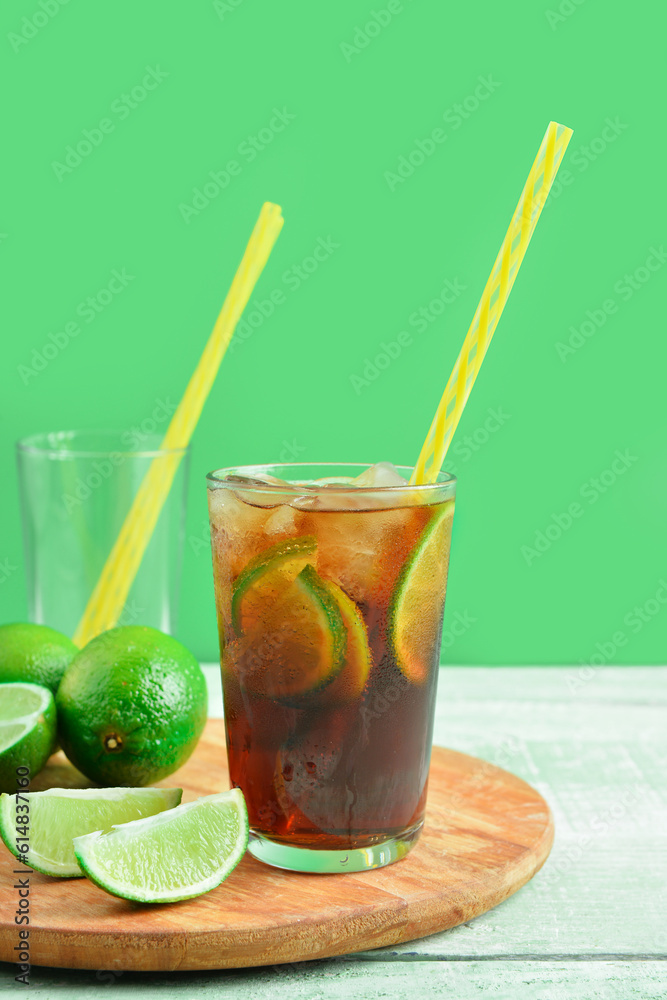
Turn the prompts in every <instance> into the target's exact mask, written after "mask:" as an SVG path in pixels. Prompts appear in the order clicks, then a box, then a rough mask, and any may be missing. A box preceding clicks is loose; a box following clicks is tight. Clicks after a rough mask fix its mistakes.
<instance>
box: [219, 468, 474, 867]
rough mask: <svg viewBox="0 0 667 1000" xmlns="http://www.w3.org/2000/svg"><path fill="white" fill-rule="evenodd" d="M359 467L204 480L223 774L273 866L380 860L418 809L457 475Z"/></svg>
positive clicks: (409, 827) (230, 473)
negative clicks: (413, 480)
mask: <svg viewBox="0 0 667 1000" xmlns="http://www.w3.org/2000/svg"><path fill="white" fill-rule="evenodd" d="M365 468H366V467H364V466H333V465H324V466H303V465H293V466H270V467H269V466H252V467H249V466H246V467H243V468H235V469H222V470H219V471H217V472H215V473H211V474H210V475H209V476H208V496H209V511H210V522H211V542H212V550H213V568H214V579H215V595H216V607H217V615H218V626H219V635H220V649H221V664H222V682H223V694H224V707H225V726H226V736H227V748H228V758H229V771H230V778H231V783H232V785H233V786H238V787H240V788H241V790H242V791H243V793H244V796H245V799H246V803H247V806H248V813H249V817H250V830H251V837H250V845H249V849H250V851H251V852H252V853H253V854H254V855H255V856H256V857H257V858H259V859H261V860H263V861H266V862H268V863H269V864H274V865H276V866H278V867H283V868H291V869H295V870H302V871H323V872H331V871H359V870H363V869H365V868H375V867H378V866H380V865H384V864H388V863H390V862H391V861H395V860H398V859H399V858H401V857H402V856H403V855H404V854H405V853H407V851H408V850H409V849H410V847H411V845H412V844H413V843H414V842H415V841H416V839H417V837H418V836H419V832H420V829H421V826H422V824H423V820H424V809H425V804H426V792H427V780H428V770H429V761H430V753H431V740H432V730H433V711H434V704H435V691H436V685H437V678H438V664H439V654H440V637H441V629H442V617H443V608H444V599H445V588H446V581H447V567H448V562H449V546H450V537H451V526H452V515H453V510H454V492H455V480H454V478H453V477H452V476H449V475H447V474H444V473H443V474H441V475H440V476H439V481H438V482H437V483H435V484H433V485H427V486H408V485H407V481H406V480H407V477H409V474H410V471H411V470H409V469H407V470H406V469H399V470H395V469H394V467H392V466H386V465H381V466H374V467H372V468H371V469H370V470H367V471H365V472H364V471H363V470H364V469H365ZM399 473H400V474H402V475H404V476H405V477H406V478H405V479H404V478H402V475H399Z"/></svg>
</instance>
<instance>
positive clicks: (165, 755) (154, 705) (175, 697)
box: [56, 625, 207, 786]
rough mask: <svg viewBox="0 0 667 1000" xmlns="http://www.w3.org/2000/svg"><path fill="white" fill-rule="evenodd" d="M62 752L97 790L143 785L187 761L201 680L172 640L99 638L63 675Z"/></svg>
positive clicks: (195, 734)
mask: <svg viewBox="0 0 667 1000" xmlns="http://www.w3.org/2000/svg"><path fill="white" fill-rule="evenodd" d="M56 705H57V708H58V734H59V737H60V742H61V745H62V748H63V750H64V751H65V753H66V754H67V756H68V757H69V759H70V760H71V762H72V763H73V764H74V765H75V767H78V769H79V770H80V771H83V773H84V774H85V775H86V777H88V778H90V779H91V781H95V782H97V784H99V785H111V786H118V785H130V786H137V785H149V784H152V783H153V782H155V781H159V780H160V779H161V778H165V777H166V776H167V775H168V774H172V773H173V772H174V771H175V770H177V768H179V767H180V766H181V765H182V764H184V763H185V761H186V760H187V759H188V757H189V756H190V754H191V753H192V751H193V750H194V748H195V746H196V743H197V740H198V739H199V737H200V736H201V733H202V730H203V728H204V723H205V722H206V709H207V694H206V681H205V679H204V675H203V673H202V670H201V667H200V666H199V663H198V662H197V660H196V659H195V658H194V656H193V655H192V653H190V652H188V650H187V649H186V648H185V646H182V645H181V643H180V642H177V641H176V639H172V638H171V636H168V635H165V634H164V633H163V632H158V630H157V629H154V628H148V627H147V626H143V625H126V626H122V627H120V628H113V629H110V630H109V631H108V632H103V633H102V634H101V635H98V636H97V637H96V638H95V639H93V640H92V641H91V642H89V643H88V645H87V646H86V647H85V649H82V650H81V652H80V653H79V654H78V656H76V657H75V658H74V659H73V660H72V662H71V663H70V665H69V667H68V668H67V670H66V671H65V676H64V677H63V679H62V681H61V684H60V687H59V688H58V695H57V697H56Z"/></svg>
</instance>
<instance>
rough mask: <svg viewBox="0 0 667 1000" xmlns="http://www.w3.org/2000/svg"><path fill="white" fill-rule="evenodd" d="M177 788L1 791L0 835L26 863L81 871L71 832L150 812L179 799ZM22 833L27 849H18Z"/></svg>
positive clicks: (46, 869) (65, 874) (60, 873)
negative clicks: (8, 793)
mask: <svg viewBox="0 0 667 1000" xmlns="http://www.w3.org/2000/svg"><path fill="white" fill-rule="evenodd" d="M181 795H182V789H181V788H84V789H79V788H50V789H49V790H48V791H46V792H29V793H27V794H23V793H21V792H19V795H18V796H14V795H2V796H0V834H1V835H2V839H3V840H4V842H5V844H6V845H7V847H8V848H9V850H10V851H11V852H12V854H15V855H16V856H17V857H18V858H22V859H23V860H24V861H25V863H26V864H27V865H30V866H31V867H32V868H34V869H36V871H38V872H43V873H44V874H45V875H54V876H56V877H57V878H72V877H78V876H81V875H82V874H83V873H82V871H81V869H80V868H79V866H78V864H77V861H76V857H75V856H74V845H73V843H72V841H73V839H74V837H81V836H83V835H84V834H86V833H92V832H93V831H95V830H100V831H103V832H105V831H108V830H110V829H111V827H112V826H114V825H115V824H117V823H127V822H128V821H130V820H135V819H140V818H142V817H144V816H154V815H155V814H156V813H159V812H163V811H164V810H165V809H172V808H173V807H174V806H177V805H178V804H179V802H180V801H181ZM23 835H26V836H27V837H28V841H27V842H28V843H29V845H30V850H29V851H28V852H27V853H22V852H20V851H19V849H18V844H19V843H25V842H24V841H21V840H20V839H19V838H21V837H22V836H23Z"/></svg>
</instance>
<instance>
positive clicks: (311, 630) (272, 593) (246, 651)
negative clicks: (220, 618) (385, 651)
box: [225, 564, 347, 707]
mask: <svg viewBox="0 0 667 1000" xmlns="http://www.w3.org/2000/svg"><path fill="white" fill-rule="evenodd" d="M279 572H280V568H278V569H277V570H276V573H279ZM269 573H270V571H269V570H266V571H265V572H264V573H263V574H262V575H261V576H260V577H259V579H258V585H259V587H260V588H261V591H262V598H263V599H262V600H260V599H259V598H258V597H257V596H256V595H255V594H253V593H251V591H252V589H253V584H249V585H248V586H247V588H246V596H245V598H244V603H245V602H248V603H250V604H252V606H253V619H254V620H253V629H252V631H250V632H249V633H247V634H246V635H245V636H243V638H242V639H241V640H240V641H238V642H237V643H234V644H232V645H230V646H229V647H228V648H227V649H226V651H225V658H226V661H227V662H229V663H230V664H231V666H232V669H233V670H235V672H236V674H237V676H238V679H239V681H240V683H241V685H242V686H243V687H244V688H246V690H248V691H250V692H252V693H253V694H256V695H263V696H265V697H267V698H272V699H275V700H277V701H281V702H284V703H285V704H288V705H293V706H296V707H299V706H301V705H302V703H303V700H304V698H307V697H308V696H311V695H312V694H313V693H314V692H316V691H320V690H321V689H322V688H324V687H325V686H326V685H327V684H330V683H331V681H333V679H334V677H336V675H337V674H338V673H339V672H340V671H341V670H342V668H343V664H344V662H345V651H346V646H347V636H346V632H345V625H344V623H343V616H342V613H341V610H340V607H339V605H338V602H337V601H336V599H335V598H334V596H333V595H332V593H331V591H330V590H329V585H328V584H327V583H326V582H325V581H324V580H322V579H321V578H320V576H318V574H317V572H316V571H315V569H313V567H312V566H311V565H310V564H306V566H304V568H303V569H302V570H301V572H300V573H299V575H298V576H297V577H296V579H294V580H293V581H292V582H291V583H290V584H288V585H287V586H284V585H283V584H281V585H280V590H277V589H276V588H274V587H272V586H269V585H268V584H267V583H266V577H267V576H268V575H269Z"/></svg>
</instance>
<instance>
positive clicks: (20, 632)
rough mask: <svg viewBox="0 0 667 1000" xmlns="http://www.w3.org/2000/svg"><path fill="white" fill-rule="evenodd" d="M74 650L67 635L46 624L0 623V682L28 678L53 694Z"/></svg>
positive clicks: (74, 652)
mask: <svg viewBox="0 0 667 1000" xmlns="http://www.w3.org/2000/svg"><path fill="white" fill-rule="evenodd" d="M78 652H79V650H78V649H77V647H76V646H75V645H74V643H73V642H72V640H71V639H68V638H67V636H66V635H63V634H62V632H56V630H55V629H53V628H48V627H47V626H46V625H31V624H28V623H25V624H23V623H16V624H13V625H0V684H3V683H6V682H7V681H28V682H29V683H31V684H43V685H44V687H47V688H51V690H52V691H53V693H54V694H55V693H56V691H57V690H58V685H59V684H60V680H61V678H62V675H63V674H64V672H65V668H66V667H67V666H68V664H69V663H70V662H71V661H72V660H73V659H74V657H75V656H76V654H77V653H78Z"/></svg>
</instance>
